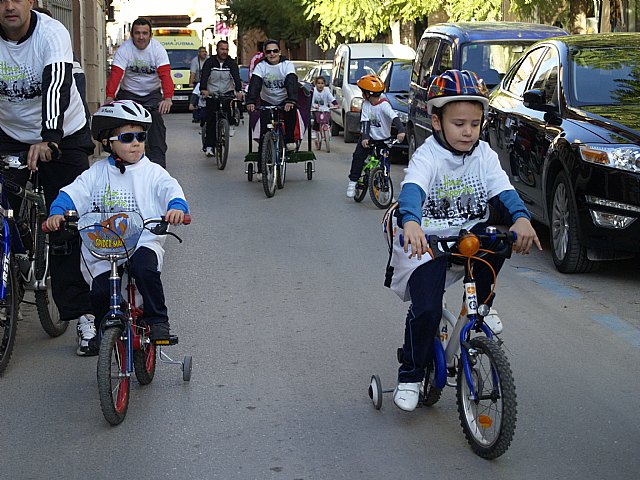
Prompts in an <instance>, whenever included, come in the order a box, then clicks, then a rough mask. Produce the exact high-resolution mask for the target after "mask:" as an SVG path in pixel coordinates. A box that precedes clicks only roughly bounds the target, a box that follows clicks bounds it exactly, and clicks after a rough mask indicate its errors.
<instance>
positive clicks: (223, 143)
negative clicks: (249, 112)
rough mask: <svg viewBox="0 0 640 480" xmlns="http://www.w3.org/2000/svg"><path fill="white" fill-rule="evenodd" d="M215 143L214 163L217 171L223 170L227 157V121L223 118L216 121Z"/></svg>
mask: <svg viewBox="0 0 640 480" xmlns="http://www.w3.org/2000/svg"><path fill="white" fill-rule="evenodd" d="M216 141H217V145H216V163H217V164H218V170H224V167H226V166H227V158H228V157H229V120H227V119H226V118H224V117H222V118H221V119H219V120H218V128H217V134H216Z"/></svg>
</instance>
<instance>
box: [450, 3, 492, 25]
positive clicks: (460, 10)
mask: <svg viewBox="0 0 640 480" xmlns="http://www.w3.org/2000/svg"><path fill="white" fill-rule="evenodd" d="M444 8H445V11H446V12H447V14H448V15H449V20H450V21H452V22H461V21H470V20H501V19H502V0H447V2H446V5H445V6H444Z"/></svg>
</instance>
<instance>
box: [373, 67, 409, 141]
mask: <svg viewBox="0 0 640 480" xmlns="http://www.w3.org/2000/svg"><path fill="white" fill-rule="evenodd" d="M412 68H413V61H411V60H389V61H388V62H385V63H383V64H382V66H381V67H380V70H378V76H379V77H380V79H381V80H382V81H383V82H384V92H385V96H386V97H387V99H389V103H391V106H392V107H393V109H394V110H395V111H396V113H397V114H398V118H399V119H400V120H401V121H402V124H403V125H404V127H405V129H406V128H407V120H408V118H409V103H408V102H409V84H410V80H411V70H412ZM397 134H398V132H397V131H396V129H395V128H392V129H391V136H396V135H397ZM393 148H394V150H399V151H404V152H405V153H406V151H407V150H408V145H407V142H406V141H405V142H403V143H401V144H400V145H395V146H394V147H393Z"/></svg>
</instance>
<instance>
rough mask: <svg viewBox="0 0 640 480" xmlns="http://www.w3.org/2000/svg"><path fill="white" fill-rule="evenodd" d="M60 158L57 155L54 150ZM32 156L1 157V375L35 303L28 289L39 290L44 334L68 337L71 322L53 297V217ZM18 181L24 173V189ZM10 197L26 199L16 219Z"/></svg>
mask: <svg viewBox="0 0 640 480" xmlns="http://www.w3.org/2000/svg"><path fill="white" fill-rule="evenodd" d="M54 155H56V152H55V151H54ZM26 163H27V152H22V153H20V154H17V155H0V168H1V169H2V172H1V173H0V189H1V192H0V216H1V217H2V229H3V233H2V250H3V255H2V271H3V279H2V286H1V287H0V334H1V339H0V374H1V373H2V372H3V371H4V369H5V368H6V366H7V365H8V363H9V359H10V357H11V353H12V351H13V347H14V343H15V335H16V329H17V325H16V321H17V319H18V311H19V305H20V303H21V302H23V303H32V302H29V301H26V300H24V294H25V291H33V293H34V297H35V306H36V309H37V312H38V318H39V320H40V324H41V325H42V328H43V329H44V331H45V332H46V333H47V334H48V335H49V336H51V337H58V336H60V335H62V334H63V333H64V332H65V331H66V330H67V327H68V325H69V322H64V321H61V320H60V314H59V312H58V308H57V307H56V304H55V303H54V301H53V297H52V295H51V277H50V273H49V240H48V237H47V235H46V234H45V233H44V232H43V230H42V228H41V224H42V221H43V220H45V219H46V218H47V205H46V201H45V197H44V190H43V189H42V187H41V186H40V180H39V174H38V171H35V172H29V171H28V170H27V169H26ZM10 169H11V170H12V171H13V173H12V175H11V176H12V177H15V176H19V175H24V176H25V179H26V180H27V181H26V185H25V186H22V185H21V184H20V183H19V182H17V181H15V180H14V179H12V178H9V177H8V176H5V174H4V173H5V172H7V171H9V170H10ZM8 195H14V196H16V197H18V198H21V199H22V202H21V206H20V210H19V211H18V214H17V215H16V214H15V213H14V211H13V210H12V209H11V206H10V204H9V198H8Z"/></svg>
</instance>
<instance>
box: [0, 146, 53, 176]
mask: <svg viewBox="0 0 640 480" xmlns="http://www.w3.org/2000/svg"><path fill="white" fill-rule="evenodd" d="M47 147H49V149H50V150H51V159H52V160H57V159H59V158H60V155H62V152H61V151H60V148H59V147H58V146H57V145H56V144H55V143H53V142H49V143H47ZM28 157H29V152H28V151H24V152H19V153H3V154H0V162H2V163H3V164H4V165H5V166H6V167H7V168H16V169H18V170H22V169H24V168H27V159H28ZM38 163H40V161H39V160H38Z"/></svg>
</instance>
